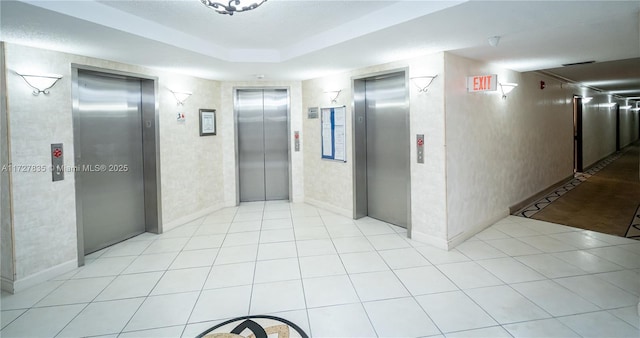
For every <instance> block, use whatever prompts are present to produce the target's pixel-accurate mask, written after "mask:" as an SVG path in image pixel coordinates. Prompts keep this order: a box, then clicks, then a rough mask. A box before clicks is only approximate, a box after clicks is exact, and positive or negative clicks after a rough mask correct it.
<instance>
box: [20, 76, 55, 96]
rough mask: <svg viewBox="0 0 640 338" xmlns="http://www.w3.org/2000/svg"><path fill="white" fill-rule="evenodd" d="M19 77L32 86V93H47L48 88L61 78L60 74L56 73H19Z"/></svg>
mask: <svg viewBox="0 0 640 338" xmlns="http://www.w3.org/2000/svg"><path fill="white" fill-rule="evenodd" d="M15 73H16V74H18V75H20V77H21V78H22V79H23V80H24V82H26V83H27V84H28V85H29V87H31V88H33V95H39V94H40V93H43V94H45V95H48V94H49V93H50V91H49V89H51V87H53V86H54V85H55V84H56V82H58V80H60V79H62V75H58V74H20V73H18V72H15Z"/></svg>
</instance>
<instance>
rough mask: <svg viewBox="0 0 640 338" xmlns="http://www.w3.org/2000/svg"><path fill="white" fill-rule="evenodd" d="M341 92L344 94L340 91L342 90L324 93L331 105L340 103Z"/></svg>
mask: <svg viewBox="0 0 640 338" xmlns="http://www.w3.org/2000/svg"><path fill="white" fill-rule="evenodd" d="M341 92H342V89H340V90H326V91H325V92H324V93H325V94H326V95H327V97H328V98H329V100H330V101H331V103H337V102H338V96H340V93H341Z"/></svg>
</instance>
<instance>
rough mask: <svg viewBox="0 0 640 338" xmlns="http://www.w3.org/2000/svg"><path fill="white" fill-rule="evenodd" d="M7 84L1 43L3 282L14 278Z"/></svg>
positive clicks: (0, 228) (0, 235) (0, 245)
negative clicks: (8, 166)
mask: <svg viewBox="0 0 640 338" xmlns="http://www.w3.org/2000/svg"><path fill="white" fill-rule="evenodd" d="M6 88H7V87H6V85H5V67H4V43H0V256H2V258H1V261H0V265H1V267H0V270H1V275H0V276H1V278H2V280H3V284H5V282H9V288H11V285H10V284H11V282H12V281H13V279H14V269H13V257H14V252H13V227H12V223H11V205H10V196H9V194H10V189H9V186H10V181H11V179H10V175H11V171H10V170H2V169H1V168H5V169H6V168H7V165H8V164H9V144H8V142H9V137H8V131H9V130H8V128H7V122H8V119H7V109H6V104H7V101H6V95H7V92H6Z"/></svg>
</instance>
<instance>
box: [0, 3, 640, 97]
mask: <svg viewBox="0 0 640 338" xmlns="http://www.w3.org/2000/svg"><path fill="white" fill-rule="evenodd" d="M0 14H1V18H0V39H2V40H3V41H7V42H13V43H19V44H24V45H29V46H35V47H41V48H47V49H52V50H58V51H63V52H69V53H75V54H80V55H87V56H92V57H98V58H103V59H108V60H114V61H119V62H125V63H130V64H138V65H144V66H147V67H152V68H158V69H162V70H168V71H174V72H179V73H185V74H189V75H195V76H199V77H204V78H211V79H216V80H252V79H255V76H256V75H257V74H264V75H265V80H302V79H309V78H313V77H319V76H324V75H328V74H330V73H335V72H342V71H347V70H351V69H355V68H361V67H366V66H370V65H375V64H380V63H385V62H390V61H396V60H400V59H406V58H410V57H415V56H418V55H423V54H431V53H435V52H440V51H451V52H452V53H455V54H458V55H462V56H465V57H469V58H473V59H478V60H482V61H486V62H491V63H495V64H498V65H500V66H502V67H505V68H509V69H513V70H516V71H530V70H540V69H552V68H556V67H560V65H561V64H565V63H573V62H580V61H586V60H596V61H597V62H598V63H601V62H602V63H604V62H606V61H614V60H623V59H635V61H631V62H628V63H626V66H627V67H632V68H633V67H634V65H635V66H637V67H635V71H636V72H635V73H637V70H638V69H640V23H639V18H640V1H427V0H401V1H382V0H378V1H368V0H350V1H326V0H268V1H267V2H266V3H264V4H263V5H262V6H261V7H259V8H257V9H255V10H253V11H249V12H244V13H237V14H235V15H234V16H227V15H220V14H218V13H216V12H215V11H213V10H211V9H208V8H206V7H205V6H204V5H202V4H201V3H200V1H199V0H180V1H164V0H158V1H150V0H143V1H92V0H81V1H78V0H76V1H55V0H49V1H0ZM494 35H498V36H501V40H500V43H499V45H498V46H497V47H491V46H489V44H488V43H487V38H488V37H490V36H494ZM598 63H596V64H595V65H598ZM605 66H606V64H605ZM603 68H605V72H606V67H603ZM632 70H633V69H630V72H632ZM623 71H624V70H623ZM632 73H633V72H632ZM589 80H590V79H581V80H580V81H589ZM614 80H615V79H614ZM627 80H628V81H627V82H628V85H625V86H627V87H625V88H630V89H625V88H622V89H620V88H617V90H622V91H624V90H631V91H634V90H637V91H639V92H640V75H638V76H632V77H631V78H630V79H629V78H628V79H627ZM594 87H597V86H594ZM619 94H620V95H623V96H624V95H626V94H625V93H624V92H620V93H619ZM629 96H631V95H629ZM633 96H637V95H633Z"/></svg>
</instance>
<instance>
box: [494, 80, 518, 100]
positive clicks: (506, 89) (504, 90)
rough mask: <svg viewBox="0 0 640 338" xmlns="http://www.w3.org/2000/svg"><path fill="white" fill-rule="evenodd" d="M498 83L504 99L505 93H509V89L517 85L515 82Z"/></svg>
mask: <svg viewBox="0 0 640 338" xmlns="http://www.w3.org/2000/svg"><path fill="white" fill-rule="evenodd" d="M498 84H499V85H500V90H501V91H502V98H503V99H506V98H507V94H509V93H511V91H512V90H513V89H514V88H515V87H517V86H518V84H517V83H498Z"/></svg>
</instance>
